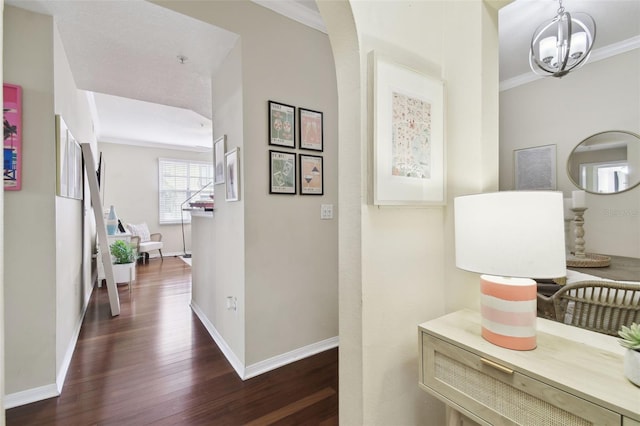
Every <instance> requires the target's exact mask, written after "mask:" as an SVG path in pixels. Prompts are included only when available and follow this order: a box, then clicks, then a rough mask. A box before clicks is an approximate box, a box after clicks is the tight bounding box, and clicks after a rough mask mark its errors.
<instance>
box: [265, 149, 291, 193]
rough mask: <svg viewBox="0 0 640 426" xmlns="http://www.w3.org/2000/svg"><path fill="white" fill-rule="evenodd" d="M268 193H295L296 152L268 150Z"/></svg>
mask: <svg viewBox="0 0 640 426" xmlns="http://www.w3.org/2000/svg"><path fill="white" fill-rule="evenodd" d="M269 193H270V194H295V193H296V154H294V153H292V152H280V151H269Z"/></svg>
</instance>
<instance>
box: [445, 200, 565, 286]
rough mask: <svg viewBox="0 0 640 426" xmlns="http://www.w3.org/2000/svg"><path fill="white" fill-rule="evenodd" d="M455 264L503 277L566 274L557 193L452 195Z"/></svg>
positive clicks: (459, 266) (560, 214)
mask: <svg viewBox="0 0 640 426" xmlns="http://www.w3.org/2000/svg"><path fill="white" fill-rule="evenodd" d="M454 208H455V244H456V266H457V267H458V268H461V269H464V270H467V271H471V272H477V273H481V274H490V275H496V276H505V277H522V278H558V277H563V276H565V274H566V259H565V243H564V213H563V210H564V207H563V198H562V193H561V192H551V191H504V192H493V193H485V194H477V195H468V196H462V197H457V198H456V199H455V201H454Z"/></svg>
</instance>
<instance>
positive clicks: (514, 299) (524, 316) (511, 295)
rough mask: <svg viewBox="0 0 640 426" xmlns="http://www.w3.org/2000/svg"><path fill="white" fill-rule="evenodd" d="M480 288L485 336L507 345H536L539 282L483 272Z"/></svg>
mask: <svg viewBox="0 0 640 426" xmlns="http://www.w3.org/2000/svg"><path fill="white" fill-rule="evenodd" d="M480 292H481V298H480V312H481V316H482V337H484V338H485V340H487V341H489V342H491V343H493V344H494V345H498V346H502V347H503V348H507V349H516V350H520V351H527V350H531V349H535V347H536V293H537V285H536V282H535V281H534V280H532V279H528V278H506V277H496V276H492V275H482V276H481V277H480Z"/></svg>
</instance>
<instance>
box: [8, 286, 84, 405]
mask: <svg viewBox="0 0 640 426" xmlns="http://www.w3.org/2000/svg"><path fill="white" fill-rule="evenodd" d="M93 288H94V287H93V286H92V287H91V292H93ZM91 292H89V295H88V296H87V298H86V300H85V304H84V308H83V310H82V315H81V316H80V319H79V321H78V323H77V324H76V329H75V330H74V332H73V335H72V336H71V340H70V341H69V345H68V346H67V351H66V352H65V354H64V359H63V360H62V365H61V366H60V371H58V374H57V376H56V383H52V384H49V385H45V386H40V387H37V388H33V389H27V390H24V391H20V392H15V393H11V394H8V395H5V397H4V399H3V403H4V408H5V410H8V409H9V408H14V407H19V406H21V405H26V404H31V403H32V402H38V401H42V400H43V399H49V398H55V397H57V396H60V393H61V392H62V387H63V386H64V381H65V379H66V378H67V373H68V372H69V366H70V365H71V358H73V351H74V350H75V349H76V344H77V343H78V336H80V329H81V328H82V321H83V320H84V316H85V314H86V313H87V308H88V307H89V299H90V298H91Z"/></svg>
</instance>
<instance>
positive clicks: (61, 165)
mask: <svg viewBox="0 0 640 426" xmlns="http://www.w3.org/2000/svg"><path fill="white" fill-rule="evenodd" d="M55 120H56V168H57V173H56V194H57V195H59V196H60V197H66V198H73V199H76V200H81V199H82V196H83V194H82V189H83V188H82V186H83V182H84V174H83V173H84V168H83V166H82V150H81V148H80V144H79V143H78V142H77V141H76V140H75V138H74V137H73V135H72V134H71V132H70V131H69V128H68V127H67V125H66V124H65V122H64V120H63V119H62V117H61V116H59V115H56V117H55Z"/></svg>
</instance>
